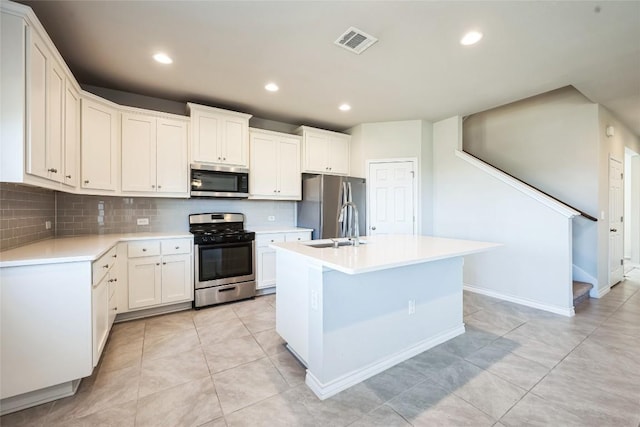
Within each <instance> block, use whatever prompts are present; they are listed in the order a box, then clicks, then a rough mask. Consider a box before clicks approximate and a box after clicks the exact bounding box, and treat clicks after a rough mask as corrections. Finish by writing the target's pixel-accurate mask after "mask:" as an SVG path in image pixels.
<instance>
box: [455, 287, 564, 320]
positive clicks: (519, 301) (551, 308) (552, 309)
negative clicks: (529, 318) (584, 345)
mask: <svg viewBox="0 0 640 427" xmlns="http://www.w3.org/2000/svg"><path fill="white" fill-rule="evenodd" d="M464 290H465V291H469V292H474V293H476V294H481V295H486V296H489V297H493V298H497V299H501V300H504V301H509V302H514V303H516V304H520V305H524V306H527V307H531V308H536V309H538V310H544V311H548V312H551V313H555V314H560V315H562V316H567V317H573V316H575V314H576V312H575V309H574V308H573V306H571V307H558V306H555V305H548V304H541V303H539V302H536V301H532V300H529V299H526V298H519V297H514V296H512V295H507V294H502V293H500V292H495V291H491V290H488V289H483V288H477V287H475V286H472V285H467V284H465V285H464Z"/></svg>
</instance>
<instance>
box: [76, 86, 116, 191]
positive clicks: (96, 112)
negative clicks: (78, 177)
mask: <svg viewBox="0 0 640 427" xmlns="http://www.w3.org/2000/svg"><path fill="white" fill-rule="evenodd" d="M81 105H82V136H81V146H82V150H81V153H82V162H81V167H82V183H81V185H82V188H86V189H94V190H115V189H116V187H117V171H118V166H119V164H118V158H117V155H118V138H119V137H118V128H119V126H118V112H117V110H116V109H115V108H113V107H111V106H109V105H106V104H103V103H99V102H96V101H93V100H91V99H88V98H83V99H82V101H81Z"/></svg>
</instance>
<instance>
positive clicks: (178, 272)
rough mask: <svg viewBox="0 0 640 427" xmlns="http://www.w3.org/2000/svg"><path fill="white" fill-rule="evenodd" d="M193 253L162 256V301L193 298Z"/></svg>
mask: <svg viewBox="0 0 640 427" xmlns="http://www.w3.org/2000/svg"><path fill="white" fill-rule="evenodd" d="M191 268H192V267H191V255H165V256H163V257H162V303H169V302H179V301H189V300H192V299H193V296H192V294H193V283H192V281H191Z"/></svg>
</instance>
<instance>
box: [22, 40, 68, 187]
mask: <svg viewBox="0 0 640 427" xmlns="http://www.w3.org/2000/svg"><path fill="white" fill-rule="evenodd" d="M27 67H28V69H29V73H28V75H29V77H28V78H29V83H28V88H27V96H28V104H27V108H28V120H27V135H28V136H27V173H29V174H31V175H36V176H40V177H43V178H47V179H50V180H52V181H57V182H62V180H63V168H62V144H63V141H64V101H65V94H64V91H65V74H64V71H63V70H62V67H60V65H59V64H58V63H57V62H56V61H55V60H54V59H53V55H52V54H51V51H50V50H49V49H48V48H47V46H46V45H45V43H44V41H43V40H42V38H40V36H39V35H38V34H37V33H36V31H34V30H33V29H31V30H30V31H29V54H28V65H27Z"/></svg>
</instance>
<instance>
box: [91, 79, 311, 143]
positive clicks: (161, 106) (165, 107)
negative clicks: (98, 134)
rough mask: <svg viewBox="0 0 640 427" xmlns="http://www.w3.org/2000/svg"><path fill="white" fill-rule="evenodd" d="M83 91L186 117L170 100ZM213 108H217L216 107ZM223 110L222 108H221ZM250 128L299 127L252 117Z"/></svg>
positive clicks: (95, 88)
mask: <svg viewBox="0 0 640 427" xmlns="http://www.w3.org/2000/svg"><path fill="white" fill-rule="evenodd" d="M82 89H84V90H86V91H87V92H91V93H93V94H94V95H98V96H100V97H102V98H105V99H108V100H109V101H112V102H115V103H116V104H119V105H125V106H128V107H136V108H144V109H147V110H153V111H162V112H165V113H172V114H179V115H182V116H186V115H188V114H187V104H186V103H184V102H177V101H171V100H168V99H162V98H154V97H151V96H145V95H139V94H137V93H130V92H123V91H120V90H115V89H107V88H104V87H99V86H91V85H82ZM212 107H215V106H214V105H213V106H212ZM221 108H222V107H221ZM249 126H250V127H253V128H257V129H266V130H271V131H274V132H283V133H291V134H292V133H294V132H295V130H296V129H297V128H298V127H299V125H296V124H289V123H283V122H277V121H274V120H268V119H263V118H260V117H251V118H250V119H249Z"/></svg>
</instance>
